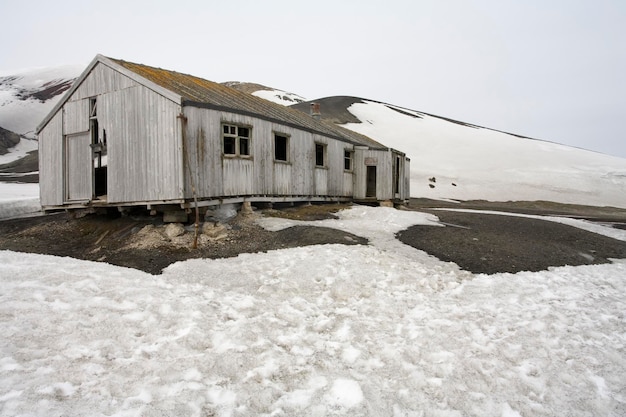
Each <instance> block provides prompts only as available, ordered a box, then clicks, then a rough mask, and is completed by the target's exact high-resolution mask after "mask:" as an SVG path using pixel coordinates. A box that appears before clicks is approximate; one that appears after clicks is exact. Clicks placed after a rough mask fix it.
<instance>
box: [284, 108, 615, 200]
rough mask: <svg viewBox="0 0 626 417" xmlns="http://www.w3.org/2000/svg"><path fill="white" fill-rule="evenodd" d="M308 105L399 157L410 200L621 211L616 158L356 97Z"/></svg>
mask: <svg viewBox="0 0 626 417" xmlns="http://www.w3.org/2000/svg"><path fill="white" fill-rule="evenodd" d="M316 102H317V103H320V105H321V113H322V118H325V119H328V120H332V121H334V122H335V123H337V124H340V125H342V126H343V127H346V128H348V129H351V130H354V131H356V132H359V133H362V134H364V135H367V136H370V137H372V138H373V139H375V140H378V141H380V142H382V143H384V144H385V145H388V146H389V147H392V148H395V149H398V150H400V151H403V152H406V154H407V155H408V156H409V157H410V158H411V196H415V197H428V198H434V199H458V200H476V199H483V200H491V201H521V200H530V201H533V200H548V201H555V202H561V203H574V204H588V205H597V206H616V207H626V159H624V158H618V157H613V156H609V155H604V154H600V153H597V152H592V151H587V150H584V149H578V148H573V147H570V146H565V145H560V144H557V143H552V142H547V141H542V140H536V139H531V138H526V137H522V136H518V135H513V134H509V133H504V132H500V131H496V130H492V129H488V128H483V127H480V126H476V125H472V124H469V123H464V122H459V121H456V120H452V119H448V118H445V117H440V116H435V115H431V114H428V113H423V112H418V111H415V110H409V109H405V108H401V107H397V106H393V105H390V104H385V103H380V102H376V101H372V100H366V99H361V98H356V97H327V98H324V99H320V100H316ZM309 106H310V103H300V104H297V105H294V106H292V107H294V108H296V109H300V110H302V111H305V112H308V109H309Z"/></svg>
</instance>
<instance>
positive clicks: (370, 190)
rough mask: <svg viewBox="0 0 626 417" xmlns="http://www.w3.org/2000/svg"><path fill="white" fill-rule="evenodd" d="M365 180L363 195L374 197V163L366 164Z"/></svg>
mask: <svg viewBox="0 0 626 417" xmlns="http://www.w3.org/2000/svg"><path fill="white" fill-rule="evenodd" d="M365 182H366V188H365V197H366V198H376V166H375V165H368V166H367V172H366V176H365Z"/></svg>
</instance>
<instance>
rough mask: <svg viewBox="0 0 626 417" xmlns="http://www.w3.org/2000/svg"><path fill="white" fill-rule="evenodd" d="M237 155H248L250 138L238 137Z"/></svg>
mask: <svg viewBox="0 0 626 417" xmlns="http://www.w3.org/2000/svg"><path fill="white" fill-rule="evenodd" d="M239 155H246V156H247V155H250V139H248V138H239Z"/></svg>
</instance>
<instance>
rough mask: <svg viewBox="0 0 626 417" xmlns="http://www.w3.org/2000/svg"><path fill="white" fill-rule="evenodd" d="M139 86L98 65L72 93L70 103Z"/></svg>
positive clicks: (119, 74) (123, 76) (121, 75)
mask: <svg viewBox="0 0 626 417" xmlns="http://www.w3.org/2000/svg"><path fill="white" fill-rule="evenodd" d="M137 85H139V84H138V83H137V82H135V81H133V80H132V79H130V78H129V77H127V76H125V75H123V74H121V73H119V72H118V71H115V70H113V69H111V68H110V67H108V66H106V65H104V64H102V63H98V64H97V65H96V66H95V67H94V68H93V70H91V73H90V74H89V75H88V76H87V78H85V80H83V82H82V83H81V85H80V86H78V88H77V89H76V91H74V93H73V94H72V97H71V98H70V101H74V100H82V99H84V98H89V97H94V96H97V95H100V94H104V93H109V92H113V91H119V90H124V89H126V88H130V87H134V86H137Z"/></svg>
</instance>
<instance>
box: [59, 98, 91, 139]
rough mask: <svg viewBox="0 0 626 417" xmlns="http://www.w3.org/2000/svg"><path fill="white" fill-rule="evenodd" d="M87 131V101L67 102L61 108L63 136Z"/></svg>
mask: <svg viewBox="0 0 626 417" xmlns="http://www.w3.org/2000/svg"><path fill="white" fill-rule="evenodd" d="M88 130H89V99H88V98H86V99H83V100H76V101H69V102H67V103H65V105H64V106H63V134H65V135H73V134H75V133H81V132H86V131H88Z"/></svg>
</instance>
